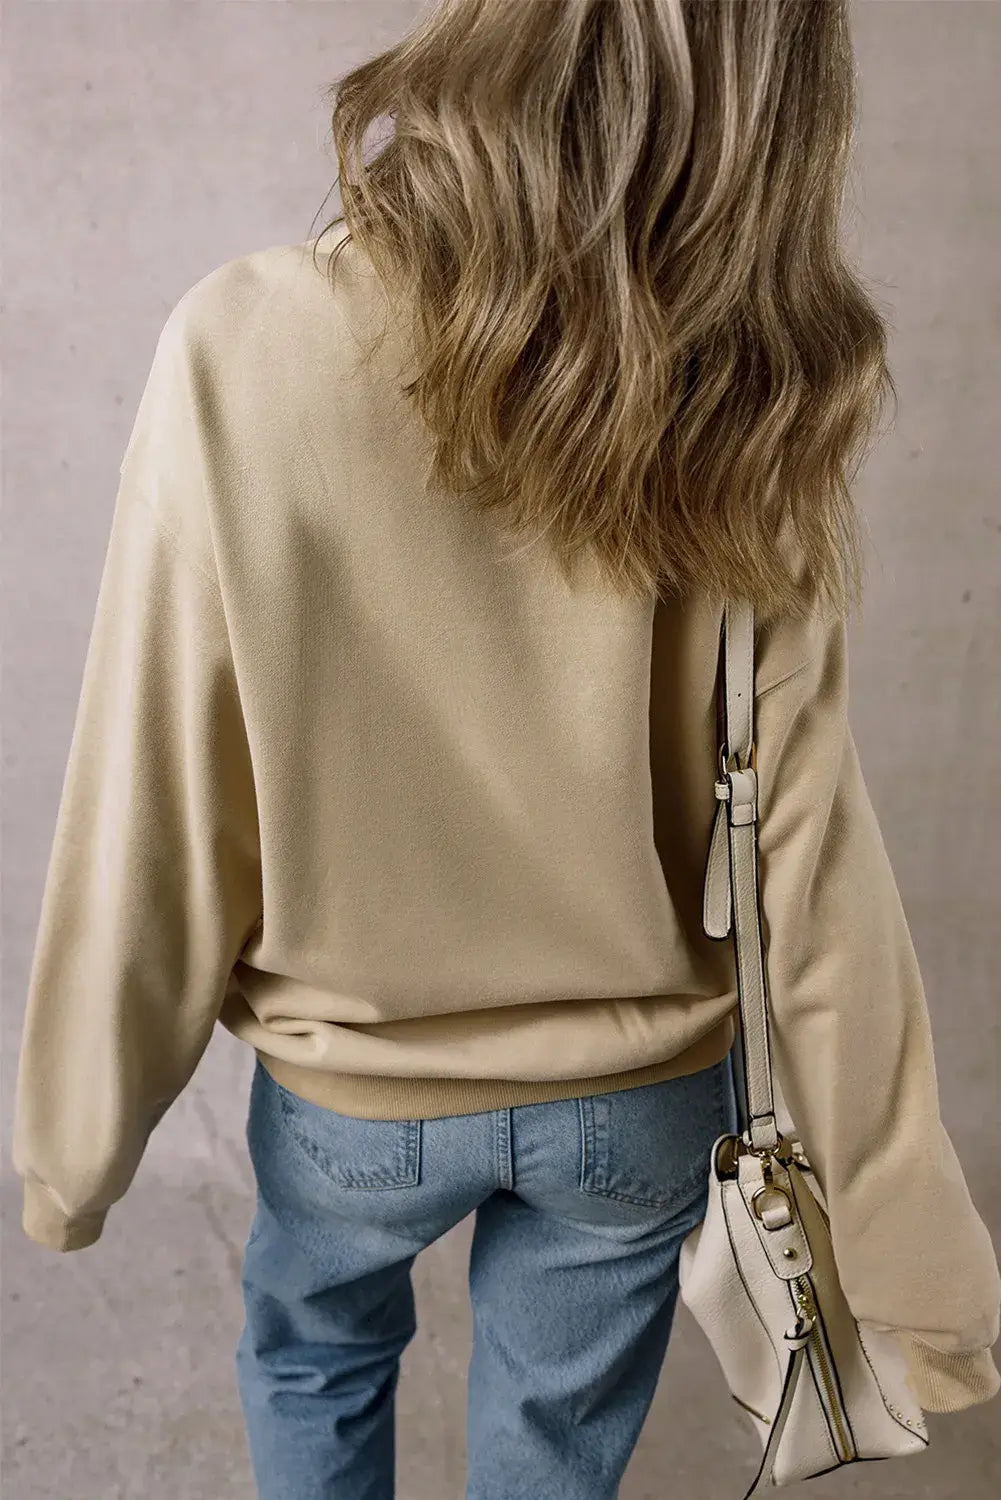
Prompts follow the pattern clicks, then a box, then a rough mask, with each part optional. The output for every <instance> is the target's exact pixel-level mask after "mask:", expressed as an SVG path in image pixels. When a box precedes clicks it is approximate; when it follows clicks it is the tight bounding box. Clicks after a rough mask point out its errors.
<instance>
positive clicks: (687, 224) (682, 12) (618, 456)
mask: <svg viewBox="0 0 1001 1500" xmlns="http://www.w3.org/2000/svg"><path fill="white" fill-rule="evenodd" d="M327 93H328V98H329V99H330V100H331V102H332V103H333V104H334V109H333V116H332V133H333V139H334V143H335V147H336V154H337V162H338V167H339V176H338V179H337V181H338V183H339V184H340V190H341V202H342V206H343V212H342V213H341V214H339V215H337V216H336V217H335V218H334V219H333V220H331V221H330V222H329V223H328V225H327V226H326V228H327V229H330V228H332V227H333V226H334V225H336V224H341V223H344V224H346V225H347V228H348V231H349V232H348V234H347V235H346V236H345V237H344V238H343V240H342V242H341V244H339V245H338V246H336V248H335V253H334V254H333V255H332V256H331V257H330V260H329V262H328V270H329V273H330V275H331V278H332V279H333V278H334V277H335V266H336V262H337V259H338V255H339V253H340V251H341V250H342V249H343V248H344V246H346V245H347V244H348V243H350V242H351V240H352V239H354V240H356V241H357V242H358V244H359V245H360V246H361V247H362V249H363V250H364V252H365V254H366V255H367V256H368V258H369V260H370V261H371V263H372V265H373V266H374V267H375V269H376V271H377V273H378V274H379V275H380V277H381V279H382V280H383V282H385V284H386V285H387V286H396V287H397V288H399V289H400V291H401V293H402V298H403V301H405V302H406V303H407V305H409V307H410V310H411V314H412V323H411V325H410V333H409V337H410V341H411V346H412V347H413V349H414V350H415V357H416V361H417V363H416V365H415V368H416V370H417V372H418V373H417V375H416V378H415V379H414V380H412V381H411V382H410V383H409V384H407V385H406V386H404V387H402V390H403V391H404V393H405V395H406V396H407V397H409V398H412V399H413V400H414V401H415V403H416V406H417V409H418V410H419V412H420V415H421V417H422V418H423V421H424V423H425V424H426V426H427V429H428V430H429V432H430V433H431V435H432V438H433V443H434V450H433V451H434V460H433V469H432V477H433V481H434V482H435V483H436V484H438V485H440V486H442V487H444V488H445V489H446V490H450V491H454V492H455V493H456V494H460V493H462V494H464V495H465V496H466V499H467V502H468V501H472V502H473V503H475V504H479V505H483V506H484V507H487V508H496V507H503V509H504V513H505V515H506V516H507V518H508V520H509V522H510V524H511V526H512V527H513V529H514V530H515V531H516V532H519V533H525V532H531V533H533V534H541V533H543V532H548V533H549V537H550V541H551V544H552V545H553V547H554V549H555V552H556V556H557V558H558V560H559V565H560V567H561V569H562V570H563V572H564V574H565V576H566V577H567V578H568V579H572V578H573V575H574V564H575V562H576V560H577V558H578V557H579V556H580V555H581V554H582V553H583V552H584V551H585V550H587V551H588V552H589V553H590V555H591V556H592V557H593V558H595V559H596V560H597V562H598V565H599V568H600V570H601V572H602V573H603V574H604V575H605V576H607V578H608V579H609V580H610V581H611V582H612V583H613V584H615V585H616V586H619V587H624V588H626V589H629V590H634V591H636V592H638V593H641V594H645V595H647V594H649V593H650V592H651V591H653V590H656V591H657V592H658V593H662V592H665V591H666V592H668V593H684V592H686V591H688V590H690V589H701V590H708V591H709V592H710V593H711V594H713V595H715V596H725V595H726V594H734V595H738V594H739V595H743V596H744V597H747V598H749V599H751V600H752V602H753V603H754V605H755V607H756V609H757V610H758V611H759V613H760V614H763V615H765V616H768V615H772V614H776V613H782V612H790V613H793V614H803V613H805V612H807V610H808V609H810V608H811V607H812V605H813V603H814V602H815V599H816V596H817V595H818V594H819V595H820V596H821V598H822V599H825V600H826V601H827V602H829V603H830V604H833V605H834V606H835V608H836V609H837V610H838V611H839V612H840V613H845V612H847V610H848V609H850V608H851V607H852V606H853V605H859V604H860V602H861V591H862V576H863V562H864V556H863V549H862V544H861V539H860V530H859V517H858V514H857V511H856V508H855V506H854V504H853V501H852V497H851V492H850V488H849V486H850V482H851V480H852V478H853V477H854V473H855V470H856V469H857V467H858V465H859V464H861V462H862V459H863V458H864V456H865V452H866V447H867V444H868V440H869V438H870V436H871V433H872V430H873V427H874V424H875V421H876V418H877V416H878V412H879V407H880V404H881V401H882V398H883V395H884V394H885V392H886V391H892V392H893V393H894V396H896V391H895V387H894V383H893V379H892V376H891V374H890V371H889V369H888V367H887V363H886V342H887V340H886V330H885V327H884V323H883V320H882V318H881V316H880V314H879V313H878V311H877V310H876V308H875V306H874V304H873V301H872V300H871V298H870V297H869V295H867V293H866V291H865V289H864V287H863V285H862V283H861V281H860V278H859V276H858V275H857V273H855V272H854V271H853V270H852V269H850V268H849V266H848V264H847V262H846V259H845V257H844V255H843V253H842V249H841V246H840V244H839V213H840V209H841V205H842V199H843V195H844V188H845V178H846V172H847V165H848V162H849V158H850V151H851V146H852V136H853V126H854V113H855V73H854V60H853V53H852V47H851V41H850V37H849V30H848V18H847V0H739V3H735V0H547V3H543V4H540V3H538V0H435V3H433V4H432V5H431V7H430V9H429V10H428V11H427V13H426V14H425V15H424V16H423V18H422V19H421V20H420V22H419V24H418V25H417V26H416V27H415V28H414V29H413V30H412V31H411V32H410V33H409V34H408V35H407V36H405V37H404V39H403V40H402V41H400V42H399V43H398V44H397V45H395V46H393V47H390V48H389V49H388V50H387V51H385V52H382V53H381V54H379V55H378V56H376V57H373V58H371V59H369V60H368V61H366V62H364V63H362V65H361V66H360V67H357V68H354V69H353V70H352V71H350V72H348V73H346V74H345V75H343V76H342V77H341V78H339V79H338V80H337V81H336V82H335V83H334V84H333V85H331V86H330V88H329V90H328V91H327ZM384 116H391V117H392V119H393V121H394V124H395V130H394V132H393V134H392V135H391V137H390V138H389V139H388V140H387V142H386V143H385V144H384V145H383V146H382V147H381V149H380V151H379V152H378V154H377V155H375V156H374V157H373V159H372V160H370V161H369V162H367V163H366V162H364V160H363V158H362V152H363V142H364V137H365V135H366V133H367V131H368V129H369V127H370V126H371V125H372V124H373V122H375V121H376V120H377V119H378V118H379V117H384ZM323 233H326V229H325V230H324V231H323ZM321 237H322V236H321ZM314 256H315V247H314ZM397 305H402V303H398V304H397Z"/></svg>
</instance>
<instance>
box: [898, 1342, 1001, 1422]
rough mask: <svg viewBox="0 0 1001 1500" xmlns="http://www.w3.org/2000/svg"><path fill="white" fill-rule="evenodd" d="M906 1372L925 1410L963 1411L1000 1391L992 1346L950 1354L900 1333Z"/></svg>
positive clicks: (999, 1377) (1000, 1376)
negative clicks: (905, 1359) (905, 1360)
mask: <svg viewBox="0 0 1001 1500" xmlns="http://www.w3.org/2000/svg"><path fill="white" fill-rule="evenodd" d="M897 1339H898V1341H899V1343H900V1345H901V1347H902V1349H903V1351H904V1354H905V1355H906V1357H907V1375H908V1380H909V1382H910V1384H911V1387H912V1388H913V1390H914V1393H915V1395H916V1396H917V1398H918V1401H919V1403H920V1405H921V1407H922V1408H923V1410H924V1411H963V1410H964V1409H965V1408H966V1407H968V1406H978V1405H980V1403H981V1402H983V1401H990V1399H991V1397H992V1396H996V1395H997V1393H998V1391H999V1390H1001V1373H999V1372H998V1367H997V1365H996V1364H995V1363H994V1357H993V1355H992V1354H991V1351H990V1349H974V1350H972V1351H970V1352H968V1353H965V1354H947V1353H945V1351H944V1350H942V1349H935V1348H933V1347H932V1345H931V1344H926V1343H925V1342H924V1340H923V1339H919V1338H915V1336H914V1335H913V1334H910V1333H904V1332H898V1333H897Z"/></svg>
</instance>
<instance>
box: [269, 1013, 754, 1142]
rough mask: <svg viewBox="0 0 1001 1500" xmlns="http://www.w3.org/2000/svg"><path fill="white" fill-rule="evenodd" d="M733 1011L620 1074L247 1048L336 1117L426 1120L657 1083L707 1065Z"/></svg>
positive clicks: (720, 1046)
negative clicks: (486, 1069) (305, 1060)
mask: <svg viewBox="0 0 1001 1500" xmlns="http://www.w3.org/2000/svg"><path fill="white" fill-rule="evenodd" d="M733 1037H734V1019H733V1012H731V1013H730V1014H728V1015H726V1016H724V1017H723V1019H722V1021H720V1022H719V1024H718V1025H717V1026H714V1027H713V1029H712V1030H711V1031H709V1032H707V1033H706V1035H705V1036H703V1037H700V1038H699V1040H698V1041H697V1042H694V1043H693V1044H692V1045H691V1046H690V1047H686V1048H685V1050H684V1051H683V1052H679V1053H677V1054H676V1055H675V1056H674V1057H670V1058H666V1059H663V1060H661V1061H659V1062H656V1063H651V1064H649V1065H648V1066H646V1067H642V1068H631V1069H629V1070H628V1071H626V1072H622V1073H603V1074H600V1075H597V1076H595V1077H589V1078H555V1079H532V1080H524V1079H511V1078H396V1077H385V1076H381V1075H379V1076H376V1075H373V1074H360V1073H332V1072H330V1071H329V1070H327V1069H324V1068H306V1067H303V1066H302V1065H301V1064H298V1063H290V1062H287V1061H286V1060H285V1059H284V1058H280V1057H272V1056H271V1055H270V1054H268V1053H264V1052H261V1051H260V1049H259V1048H255V1049H254V1050H255V1051H256V1053H257V1056H258V1057H259V1058H260V1060H261V1063H262V1064H263V1066H264V1067H265V1068H267V1070H268V1072H269V1073H270V1074H271V1077H272V1078H273V1079H274V1080H275V1082H276V1083H280V1084H281V1085H282V1087H283V1088H287V1089H289V1090H291V1092H292V1093H293V1094H298V1095H299V1096H300V1098H303V1099H308V1100H309V1101H310V1103H312V1104H319V1105H322V1106H323V1107H324V1108H326V1109H332V1110H335V1111H336V1112H337V1114H341V1115H353V1116H354V1117H355V1118H356V1119H360V1120H433V1119H438V1118H441V1117H443V1116H445V1115H468V1114H478V1113H479V1112H480V1111H482V1110H486V1109H507V1108H509V1107H511V1106H513V1105H517V1104H545V1103H547V1102H549V1101H551V1100H554V1099H575V1098H577V1097H579V1096H582V1095H583V1096H586V1095H589V1094H608V1093H612V1092H613V1091H614V1090H617V1089H628V1088H637V1087H639V1086H640V1085H642V1084H645V1083H660V1082H662V1081H663V1080H664V1079H666V1078H680V1077H682V1076H683V1075H684V1074H686V1073H697V1072H698V1071H699V1070H700V1069H701V1068H708V1067H711V1066H712V1064H713V1063H717V1062H719V1061H720V1060H721V1059H722V1058H724V1057H725V1056H726V1054H727V1053H728V1052H729V1050H730V1047H731V1045H732V1044H733Z"/></svg>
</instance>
